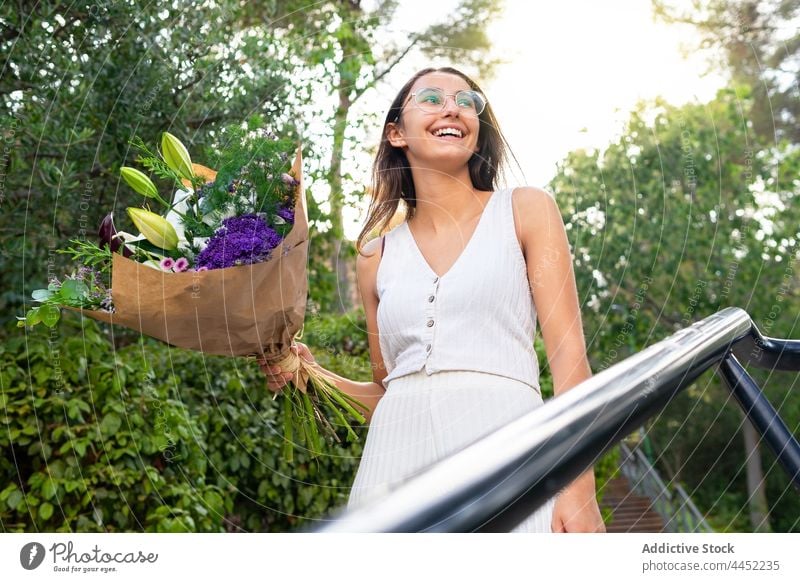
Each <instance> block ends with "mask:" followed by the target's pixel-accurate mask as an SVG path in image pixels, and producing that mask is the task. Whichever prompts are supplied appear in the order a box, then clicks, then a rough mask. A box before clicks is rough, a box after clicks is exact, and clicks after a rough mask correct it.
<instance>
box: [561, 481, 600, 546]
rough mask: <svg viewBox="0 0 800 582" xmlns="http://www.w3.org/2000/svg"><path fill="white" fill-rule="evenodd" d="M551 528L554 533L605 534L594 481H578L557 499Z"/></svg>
mask: <svg viewBox="0 0 800 582" xmlns="http://www.w3.org/2000/svg"><path fill="white" fill-rule="evenodd" d="M551 527H552V530H553V532H554V533H578V532H589V533H605V532H606V526H605V524H604V523H603V518H602V516H601V515H600V507H599V506H598V505H597V498H596V497H595V488H594V479H591V480H590V481H589V482H587V481H585V480H584V481H581V480H578V481H576V482H574V483H572V484H571V485H570V486H569V487H567V488H566V489H564V490H563V491H562V492H561V493H560V494H559V495H558V497H556V503H555V507H554V509H553V521H552V522H551Z"/></svg>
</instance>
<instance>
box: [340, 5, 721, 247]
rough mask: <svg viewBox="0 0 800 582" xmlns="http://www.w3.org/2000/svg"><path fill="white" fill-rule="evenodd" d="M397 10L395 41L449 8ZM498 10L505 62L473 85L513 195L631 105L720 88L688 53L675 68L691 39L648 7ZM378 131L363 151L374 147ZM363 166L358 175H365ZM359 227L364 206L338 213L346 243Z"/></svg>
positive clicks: (537, 182) (383, 95) (600, 136)
mask: <svg viewBox="0 0 800 582" xmlns="http://www.w3.org/2000/svg"><path fill="white" fill-rule="evenodd" d="M400 4H401V8H400V9H399V12H398V13H397V15H396V16H397V18H396V19H395V23H394V26H395V27H396V31H397V32H398V33H399V34H402V33H403V32H404V31H410V30H418V29H420V28H423V27H424V26H425V25H426V24H428V23H433V22H437V21H439V20H442V19H446V18H448V16H449V14H451V13H452V10H453V7H454V6H455V5H456V4H457V1H456V0H439V1H437V2H431V1H430V0H404V1H403V2H401V3H400ZM505 6H506V9H505V12H504V14H503V15H502V17H501V18H500V19H499V20H498V21H496V22H494V23H492V25H491V26H490V28H489V37H490V39H491V40H492V43H493V49H494V51H495V53H496V54H499V55H502V56H503V57H504V58H505V59H507V60H508V61H509V62H508V63H507V64H504V65H501V66H500V67H499V68H498V69H497V71H496V74H495V76H494V77H493V78H492V79H486V80H478V82H479V84H480V85H481V87H482V88H483V90H484V93H485V94H486V96H487V98H488V100H489V101H490V102H491V103H492V106H493V108H494V111H495V114H496V116H497V119H498V122H499V124H500V127H501V129H502V131H503V133H504V134H505V136H506V138H507V140H508V142H509V144H510V146H511V149H512V151H513V152H514V155H515V156H516V158H517V159H518V161H519V163H520V166H521V170H522V175H520V172H519V169H517V168H512V169H513V170H514V174H513V178H512V179H513V180H514V181H515V184H514V185H523V184H524V185H530V186H539V187H546V184H547V183H548V182H549V180H550V178H551V177H552V176H553V175H554V174H555V170H556V163H557V162H558V161H559V160H561V159H563V158H564V157H565V156H566V154H567V153H568V152H570V151H571V150H574V149H578V148H592V147H594V148H602V147H603V145H604V144H607V143H608V142H609V141H611V140H613V138H614V136H615V135H616V134H617V133H618V131H619V130H620V128H621V124H622V122H623V121H624V120H625V119H626V118H627V112H628V111H630V110H631V109H632V108H633V106H634V105H635V103H636V101H637V100H638V99H647V98H653V97H655V96H659V95H660V96H662V97H664V98H666V99H667V101H669V102H671V103H673V104H676V105H677V104H681V103H687V102H704V101H708V100H710V99H711V98H713V96H714V94H715V92H716V90H717V89H718V88H719V87H721V86H723V84H724V79H722V78H721V77H720V76H719V75H716V74H708V75H705V76H704V73H705V71H706V69H707V64H706V61H705V60H704V58H703V57H702V55H699V54H698V53H697V52H696V51H691V50H690V56H689V58H684V56H683V55H682V48H683V47H684V46H686V47H689V48H690V49H691V48H692V47H694V46H696V44H695V43H696V38H695V37H694V32H693V31H692V30H691V29H689V28H683V27H678V26H675V25H666V24H663V23H660V22H659V23H656V22H654V21H653V17H652V12H651V7H650V1H649V0H604V1H602V2H598V1H596V0H559V2H545V1H541V0H535V1H531V0H506V1H505ZM424 64H426V63H420V62H416V63H408V65H407V66H405V67H398V70H397V72H396V74H395V75H393V76H390V77H388V78H387V82H386V83H384V84H383V86H382V87H380V88H379V89H376V91H375V95H374V96H372V97H371V99H370V100H369V101H370V102H371V103H372V105H373V106H374V103H376V102H377V103H379V104H381V107H380V110H381V111H383V110H384V109H385V108H386V107H388V105H389V103H390V102H391V100H392V98H393V97H394V95H395V93H396V91H397V90H398V89H399V87H400V86H401V85H402V84H403V83H404V82H405V80H406V79H407V78H408V77H409V76H410V74H411V73H413V71H415V70H416V69H417V68H420V66H421V65H424ZM437 64H438V63H437ZM380 121H381V120H380V119H376V123H375V127H374V128H373V131H372V133H371V134H369V135H368V136H367V141H368V143H373V142H374V143H377V141H378V132H379V129H380V128H379V122H380ZM369 161H370V159H369V158H367V159H366V160H364V159H362V160H361V161H359V162H358V163H357V166H358V168H361V169H363V168H365V167H367V169H368V166H369ZM358 168H356V169H355V171H354V173H355V174H356V175H357V174H358ZM364 179H367V176H366V175H364ZM509 185H511V184H509ZM555 194H556V195H557V193H555ZM365 218H366V202H364V203H363V204H362V206H361V208H348V209H346V213H345V235H346V236H347V238H349V239H354V238H355V237H356V236H357V235H358V232H359V231H360V229H361V226H362V225H363V223H364V221H365Z"/></svg>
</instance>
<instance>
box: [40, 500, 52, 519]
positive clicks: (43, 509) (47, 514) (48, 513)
mask: <svg viewBox="0 0 800 582" xmlns="http://www.w3.org/2000/svg"><path fill="white" fill-rule="evenodd" d="M52 515H53V506H52V505H51V504H50V503H48V502H47V501H45V502H44V503H42V505H41V506H39V517H41V518H42V519H50V518H51V517H52Z"/></svg>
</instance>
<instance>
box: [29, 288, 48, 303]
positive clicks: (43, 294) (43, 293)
mask: <svg viewBox="0 0 800 582" xmlns="http://www.w3.org/2000/svg"><path fill="white" fill-rule="evenodd" d="M52 296H53V292H52V291H50V290H49V289H36V290H35V291H34V292H33V293H32V294H31V297H33V300H34V301H47V300H48V299H49V298H50V297H52Z"/></svg>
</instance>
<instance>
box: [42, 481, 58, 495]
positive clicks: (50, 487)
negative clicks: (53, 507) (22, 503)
mask: <svg viewBox="0 0 800 582" xmlns="http://www.w3.org/2000/svg"><path fill="white" fill-rule="evenodd" d="M57 489H58V487H57V486H56V484H55V483H54V482H53V480H52V479H48V480H47V481H45V483H44V485H43V486H42V497H44V498H45V499H52V498H53V497H55V494H56V490H57Z"/></svg>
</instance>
